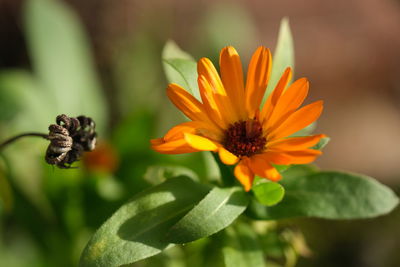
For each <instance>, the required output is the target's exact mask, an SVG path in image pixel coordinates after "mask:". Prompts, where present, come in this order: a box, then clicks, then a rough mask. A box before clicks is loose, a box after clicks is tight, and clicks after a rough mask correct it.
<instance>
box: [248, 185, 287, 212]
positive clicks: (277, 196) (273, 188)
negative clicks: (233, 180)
mask: <svg viewBox="0 0 400 267" xmlns="http://www.w3.org/2000/svg"><path fill="white" fill-rule="evenodd" d="M252 190H253V193H254V196H255V197H256V198H257V200H258V201H259V202H260V203H261V204H263V205H265V206H273V205H276V204H277V203H279V202H280V201H281V200H282V199H283V196H284V195H285V189H284V188H283V187H282V186H281V185H280V184H279V183H274V182H264V183H259V184H256V185H254V186H253V188H252Z"/></svg>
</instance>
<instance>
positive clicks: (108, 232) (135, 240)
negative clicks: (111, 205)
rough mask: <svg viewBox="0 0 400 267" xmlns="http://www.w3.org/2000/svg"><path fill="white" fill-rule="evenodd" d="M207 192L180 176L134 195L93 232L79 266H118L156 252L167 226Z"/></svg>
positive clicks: (164, 244) (166, 244)
mask: <svg viewBox="0 0 400 267" xmlns="http://www.w3.org/2000/svg"><path fill="white" fill-rule="evenodd" d="M207 192H208V187H206V186H204V185H201V184H198V183H195V182H193V180H191V179H190V178H187V177H184V176H181V177H177V178H171V179H168V180H166V181H165V182H164V183H162V184H159V185H157V186H154V187H152V188H150V189H148V190H146V191H143V192H142V193H140V194H138V195H136V196H135V197H134V198H133V199H132V200H131V201H129V202H128V203H126V204H125V205H123V206H122V207H121V208H120V209H119V210H117V211H116V212H115V213H114V214H113V215H112V216H111V217H110V218H109V219H108V220H107V221H106V222H105V223H104V224H103V225H102V226H101V227H100V229H98V230H97V232H96V233H95V234H94V236H93V237H92V239H91V240H90V241H89V243H88V245H87V247H86V248H85V250H84V252H83V254H82V257H81V261H80V266H110V267H113V266H120V265H123V264H129V263H133V262H136V261H138V260H141V259H145V258H148V257H150V256H153V255H155V254H158V253H160V252H161V251H162V250H164V249H166V248H167V247H169V246H170V244H169V242H168V241H166V240H165V235H166V233H167V231H168V229H169V228H170V227H171V226H172V225H174V224H175V223H176V222H177V221H178V220H179V219H180V218H182V216H183V215H184V214H185V213H187V212H188V211H189V210H190V209H191V208H192V207H193V206H194V205H195V204H196V203H197V202H198V201H200V200H201V199H202V198H203V197H204V196H205V195H206V194H207Z"/></svg>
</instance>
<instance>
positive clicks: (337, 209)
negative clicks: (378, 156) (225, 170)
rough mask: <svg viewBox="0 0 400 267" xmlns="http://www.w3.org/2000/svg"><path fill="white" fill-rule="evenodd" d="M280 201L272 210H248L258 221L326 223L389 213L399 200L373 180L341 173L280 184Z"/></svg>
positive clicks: (257, 206) (256, 205) (253, 207)
mask: <svg viewBox="0 0 400 267" xmlns="http://www.w3.org/2000/svg"><path fill="white" fill-rule="evenodd" d="M282 185H283V186H284V187H285V190H286V193H285V197H284V199H283V200H282V201H281V202H280V203H279V204H278V205H276V206H273V207H260V206H261V204H259V203H256V202H253V203H252V204H251V207H250V209H251V210H253V211H255V210H256V211H257V215H258V218H259V219H261V218H262V219H266V220H277V219H283V218H290V217H319V218H326V219H361V218H371V217H376V216H380V215H384V214H387V213H389V212H390V211H392V210H393V209H394V208H395V207H396V206H397V204H398V202H399V200H398V198H397V196H396V195H395V194H394V193H393V191H392V190H391V189H390V188H388V187H387V186H385V185H383V184H381V183H379V182H378V181H377V180H375V179H373V178H371V177H368V176H364V175H359V174H351V173H344V172H333V171H331V172H317V173H314V174H311V175H305V176H297V177H295V176H292V177H287V178H284V179H283V180H282Z"/></svg>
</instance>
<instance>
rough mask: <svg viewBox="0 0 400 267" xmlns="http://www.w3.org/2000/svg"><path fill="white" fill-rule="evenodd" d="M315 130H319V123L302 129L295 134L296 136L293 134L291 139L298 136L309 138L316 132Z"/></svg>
mask: <svg viewBox="0 0 400 267" xmlns="http://www.w3.org/2000/svg"><path fill="white" fill-rule="evenodd" d="M315 128H317V122H315V121H314V122H313V123H311V124H310V125H308V126H307V127H305V128H303V129H301V130H300V131H298V132H295V133H294V134H292V135H291V136H290V137H297V136H308V135H312V133H313V132H314V130H315Z"/></svg>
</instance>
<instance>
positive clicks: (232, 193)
mask: <svg viewBox="0 0 400 267" xmlns="http://www.w3.org/2000/svg"><path fill="white" fill-rule="evenodd" d="M247 205H248V198H247V195H246V193H245V192H244V191H243V189H242V188H241V187H229V188H218V187H214V188H213V189H212V190H211V191H210V193H209V194H208V195H207V196H206V197H205V198H204V199H203V200H202V201H201V202H200V203H199V204H198V205H196V206H195V207H194V208H193V209H192V210H191V211H190V212H189V213H188V214H186V215H185V216H184V217H183V218H182V219H181V220H180V221H179V222H178V223H176V224H175V225H174V226H173V227H172V228H171V229H170V230H169V232H168V235H167V240H168V241H170V242H171V243H187V242H191V241H194V240H197V239H200V238H203V237H207V236H209V235H212V234H214V233H216V232H218V231H220V230H222V229H224V228H225V227H227V226H228V225H230V224H231V223H232V222H233V221H234V220H235V219H236V218H237V217H238V216H239V215H240V214H241V213H242V212H243V211H244V210H245V209H246V207H247Z"/></svg>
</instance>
